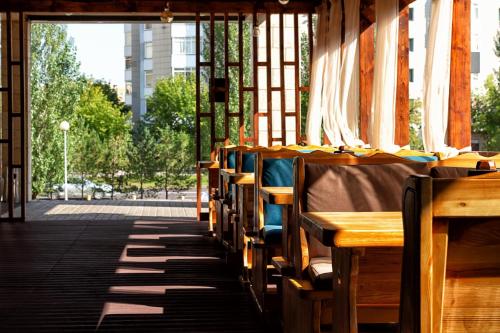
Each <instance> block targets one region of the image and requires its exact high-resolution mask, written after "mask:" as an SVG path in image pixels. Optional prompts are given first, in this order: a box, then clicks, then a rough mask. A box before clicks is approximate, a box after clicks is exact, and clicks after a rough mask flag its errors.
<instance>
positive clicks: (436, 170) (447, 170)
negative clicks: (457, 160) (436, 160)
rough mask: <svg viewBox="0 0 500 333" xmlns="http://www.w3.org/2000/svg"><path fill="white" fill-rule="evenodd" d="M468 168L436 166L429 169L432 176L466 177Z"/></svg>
mask: <svg viewBox="0 0 500 333" xmlns="http://www.w3.org/2000/svg"><path fill="white" fill-rule="evenodd" d="M469 170H471V169H470V168H461V167H446V166H437V167H433V168H432V169H431V177H432V178H460V177H467V175H468V173H469Z"/></svg>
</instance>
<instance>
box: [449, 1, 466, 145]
mask: <svg viewBox="0 0 500 333" xmlns="http://www.w3.org/2000/svg"><path fill="white" fill-rule="evenodd" d="M470 13H471V12H470V0H454V1H453V27H452V37H451V64H450V99H449V102H450V103H449V114H448V145H449V146H452V147H455V148H458V149H461V148H465V147H468V146H470V145H471V111H470V98H471V92H470V50H471V48H470Z"/></svg>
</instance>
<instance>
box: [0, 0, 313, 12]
mask: <svg viewBox="0 0 500 333" xmlns="http://www.w3.org/2000/svg"><path fill="white" fill-rule="evenodd" d="M169 2H170V9H171V10H172V11H173V12H174V13H195V12H202V13H215V12H218V13H220V12H232V13H239V12H241V13H251V12H253V11H254V9H255V8H256V1H234V0H233V1H229V0H228V1H224V0H219V1H201V0H199V1H175V0H173V1H169ZM319 3H320V1H318V0H314V1H307V0H302V1H300V0H294V1H290V3H289V4H287V5H286V6H283V5H281V4H280V3H279V2H278V1H275V0H261V1H258V8H257V10H258V11H259V12H270V13H308V12H313V11H314V7H315V6H317V5H318V4H319ZM164 8H165V0H146V1H141V0H114V1H113V0H87V1H81V0H68V1H65V0H23V1H19V0H6V1H5V0H4V1H1V2H0V11H25V12H46V13H57V12H61V13H93V14H96V15H100V14H105V13H108V14H109V13H130V14H133V13H160V12H161V11H162V10H163V9H164Z"/></svg>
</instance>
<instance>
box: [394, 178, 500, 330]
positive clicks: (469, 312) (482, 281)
mask: <svg viewBox="0 0 500 333" xmlns="http://www.w3.org/2000/svg"><path fill="white" fill-rule="evenodd" d="M404 193H405V196H404V232H405V236H404V238H405V248H404V252H403V275H402V291H401V332H403V333H410V332H411V333H420V332H422V333H424V332H428V333H431V332H432V333H441V332H500V256H499V253H500V175H499V174H498V173H494V174H488V175H484V176H478V177H472V178H466V179H457V180H450V179H432V178H429V177H411V178H410V179H409V180H408V182H407V187H406V189H405V192H404Z"/></svg>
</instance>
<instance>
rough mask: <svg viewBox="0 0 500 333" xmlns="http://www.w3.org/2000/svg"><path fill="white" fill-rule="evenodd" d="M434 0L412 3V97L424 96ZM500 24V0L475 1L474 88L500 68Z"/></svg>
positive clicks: (473, 3) (419, 0)
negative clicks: (498, 50) (498, 44)
mask: <svg viewBox="0 0 500 333" xmlns="http://www.w3.org/2000/svg"><path fill="white" fill-rule="evenodd" d="M431 2H432V1H431V0H417V1H415V2H413V3H412V4H411V5H410V13H409V20H410V22H409V30H410V32H409V34H410V41H409V48H410V74H409V75H410V98H411V99H418V100H422V97H423V79H424V68H425V54H426V48H427V40H428V27H429V20H430V16H431ZM499 27H500V0H487V1H485V0H472V1H471V89H472V91H477V90H480V89H481V88H482V87H483V84H484V81H485V80H486V78H487V77H488V75H490V74H492V73H493V72H494V71H495V70H497V69H498V67H499V65H500V62H499V58H498V57H497V56H496V55H495V51H494V48H495V43H494V40H495V36H496V33H497V31H498V30H499Z"/></svg>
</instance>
